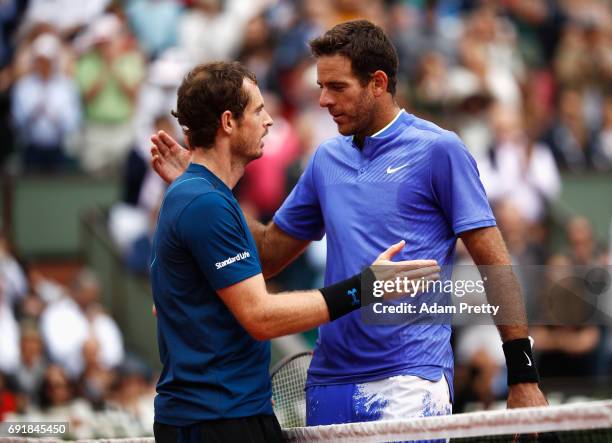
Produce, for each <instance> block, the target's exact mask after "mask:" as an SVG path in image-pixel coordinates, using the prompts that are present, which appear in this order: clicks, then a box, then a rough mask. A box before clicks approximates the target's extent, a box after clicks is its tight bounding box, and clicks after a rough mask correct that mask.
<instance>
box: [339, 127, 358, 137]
mask: <svg viewBox="0 0 612 443" xmlns="http://www.w3.org/2000/svg"><path fill="white" fill-rule="evenodd" d="M338 132H339V133H340V134H342V135H345V136H346V135H353V134H354V133H355V130H354V128H352V127H350V126H347V125H338Z"/></svg>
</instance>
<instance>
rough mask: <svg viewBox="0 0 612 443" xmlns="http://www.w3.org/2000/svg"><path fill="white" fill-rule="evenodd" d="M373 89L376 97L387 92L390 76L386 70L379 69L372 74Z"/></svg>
mask: <svg viewBox="0 0 612 443" xmlns="http://www.w3.org/2000/svg"><path fill="white" fill-rule="evenodd" d="M371 82H372V90H373V92H374V96H375V97H380V96H381V95H383V94H385V93H386V92H387V85H388V84H389V78H388V77H387V74H385V72H384V71H381V70H378V71H376V72H374V74H372V79H371Z"/></svg>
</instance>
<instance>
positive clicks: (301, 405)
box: [270, 351, 312, 428]
mask: <svg viewBox="0 0 612 443" xmlns="http://www.w3.org/2000/svg"><path fill="white" fill-rule="evenodd" d="M310 360H312V352H311V351H308V352H300V353H299V354H295V355H291V356H289V357H285V358H284V359H282V360H281V361H279V362H278V363H277V364H276V365H274V367H273V368H272V370H271V371H270V379H271V380H272V402H273V408H274V413H275V414H276V418H277V419H278V422H279V423H280V425H281V427H282V428H295V427H299V426H306V396H305V394H304V386H305V385H306V372H307V371H308V367H309V366H310Z"/></svg>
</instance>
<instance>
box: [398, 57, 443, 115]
mask: <svg viewBox="0 0 612 443" xmlns="http://www.w3.org/2000/svg"><path fill="white" fill-rule="evenodd" d="M408 91H409V92H408V94H409V97H410V102H411V104H412V106H414V109H415V112H416V113H417V114H418V115H420V116H421V117H423V118H429V119H431V120H433V121H434V122H436V123H437V124H440V125H443V123H442V122H443V120H444V116H445V114H446V108H447V106H448V102H449V90H448V66H447V60H446V58H445V57H444V56H443V55H442V54H440V53H438V52H435V51H430V52H427V53H425V54H424V55H423V56H422V57H421V58H420V59H419V61H418V63H417V64H416V74H415V76H414V80H413V81H411V82H409V84H408Z"/></svg>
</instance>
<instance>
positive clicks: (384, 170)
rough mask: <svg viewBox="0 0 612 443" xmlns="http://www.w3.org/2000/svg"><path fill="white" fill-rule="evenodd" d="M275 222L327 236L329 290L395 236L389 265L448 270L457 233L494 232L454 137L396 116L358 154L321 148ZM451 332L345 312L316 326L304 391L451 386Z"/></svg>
mask: <svg viewBox="0 0 612 443" xmlns="http://www.w3.org/2000/svg"><path fill="white" fill-rule="evenodd" d="M274 223H275V224H276V225H277V226H278V227H279V228H280V229H282V230H283V231H285V232H286V233H288V234H289V235H291V236H292V237H295V238H299V239H304V240H319V239H321V238H322V237H323V235H324V234H325V235H326V236H327V267H326V272H325V284H326V285H329V284H332V283H335V282H338V281H340V280H343V279H345V278H348V277H350V276H352V275H354V274H356V273H358V272H360V271H361V270H362V269H363V268H364V267H365V266H368V265H370V264H371V263H372V262H373V261H374V260H375V259H376V257H377V256H378V255H379V254H380V253H381V252H382V251H384V250H385V249H387V248H388V247H389V246H390V245H392V244H393V243H397V242H398V241H400V240H402V239H404V240H406V246H405V247H404V249H403V250H402V251H401V252H400V253H399V254H397V255H396V256H395V257H394V260H396V261H397V260H411V259H436V260H437V261H438V263H439V264H440V265H451V264H452V262H453V257H454V253H455V243H456V240H457V236H458V235H459V234H460V233H462V232H464V231H469V230H472V229H476V228H481V227H487V226H495V218H494V217H493V213H492V211H491V208H490V206H489V203H488V201H487V197H486V194H485V191H484V188H483V186H482V184H481V182H480V178H479V175H478V169H477V167H476V162H475V161H474V159H473V158H472V156H471V155H470V153H469V152H468V150H467V149H466V147H465V146H464V145H463V143H462V142H461V140H460V139H459V138H458V137H457V136H456V135H455V134H454V133H453V132H450V131H446V130H444V129H441V128H439V127H438V126H436V125H434V124H433V123H430V122H428V121H425V120H422V119H419V118H418V117H415V116H413V115H411V114H408V113H406V112H405V111H401V112H400V113H399V114H398V115H397V117H396V118H395V119H394V120H393V121H392V122H391V123H390V124H389V125H388V126H387V127H386V128H384V129H383V130H381V131H379V133H377V134H375V135H374V136H372V137H366V139H365V142H364V145H363V148H362V149H358V148H357V147H356V146H355V145H354V144H353V139H352V137H343V136H339V137H336V138H333V139H330V140H328V141H326V142H324V143H323V144H321V146H319V148H318V149H317V151H316V153H315V154H314V155H313V157H312V159H311V160H310V163H309V164H308V166H307V168H306V170H305V172H304V173H303V175H302V177H301V178H300V180H299V182H298V184H297V185H296V187H295V188H294V189H293V191H292V192H291V194H290V195H289V197H287V199H286V200H285V202H284V204H283V205H282V207H281V208H280V209H279V210H278V212H277V213H276V215H275V217H274ZM450 336H451V328H450V326H449V325H445V324H433V325H425V324H422V325H421V324H419V325H371V324H365V323H364V322H363V321H362V318H361V315H360V313H359V312H358V311H356V312H353V313H351V314H349V315H346V316H344V317H342V318H340V319H338V320H336V321H334V322H332V323H328V324H326V325H323V326H321V327H320V329H319V339H318V341H317V345H316V349H315V352H314V358H313V360H312V363H311V365H310V369H309V372H308V381H307V386H312V385H328V384H339V383H359V382H365V381H372V380H378V379H382V378H387V377H390V376H393V375H400V374H407V375H416V376H419V377H422V378H425V379H428V380H435V381H437V380H439V379H440V377H441V376H442V375H443V374H444V375H445V376H446V378H447V380H448V381H449V384H450V385H451V387H452V374H453V354H452V349H451V345H450Z"/></svg>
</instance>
